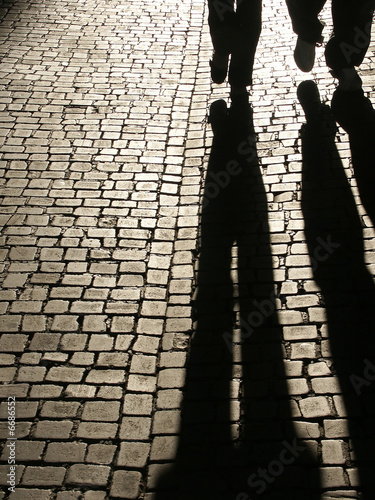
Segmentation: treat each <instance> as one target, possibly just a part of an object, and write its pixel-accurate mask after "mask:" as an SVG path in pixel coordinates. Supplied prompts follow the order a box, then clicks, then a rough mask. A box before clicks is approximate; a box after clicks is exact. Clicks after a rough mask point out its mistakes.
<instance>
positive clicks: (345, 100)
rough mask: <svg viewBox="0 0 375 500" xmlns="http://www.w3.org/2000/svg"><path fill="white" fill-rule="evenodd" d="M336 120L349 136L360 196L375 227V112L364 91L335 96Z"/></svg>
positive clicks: (333, 103) (333, 109)
mask: <svg viewBox="0 0 375 500" xmlns="http://www.w3.org/2000/svg"><path fill="white" fill-rule="evenodd" d="M331 108H332V113H333V116H334V117H335V120H336V121H337V123H338V124H339V125H341V127H342V128H343V129H344V130H345V131H346V132H347V133H348V135H349V140H350V149H351V153H352V164H353V169H354V175H355V178H356V181H357V186H358V190H359V194H360V197H361V201H362V204H363V206H364V208H365V210H366V212H367V215H368V216H369V217H370V219H371V221H372V225H373V226H375V110H374V108H373V107H372V104H371V101H370V100H369V99H367V98H366V97H365V95H364V92H363V90H362V89H360V90H358V91H357V92H342V91H340V90H339V89H337V90H336V91H335V92H334V94H333V96H332V103H331Z"/></svg>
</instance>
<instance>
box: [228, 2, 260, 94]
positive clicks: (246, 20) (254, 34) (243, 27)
mask: <svg viewBox="0 0 375 500" xmlns="http://www.w3.org/2000/svg"><path fill="white" fill-rule="evenodd" d="M261 29H262V0H238V1H237V11H236V33H235V34H236V36H235V37H234V41H233V48H232V57H231V62H230V66H229V83H230V85H232V86H233V85H236V86H248V85H251V83H252V73H253V66H254V57H255V51H256V48H257V45H258V40H259V35H260V32H261Z"/></svg>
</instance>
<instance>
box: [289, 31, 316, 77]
mask: <svg viewBox="0 0 375 500" xmlns="http://www.w3.org/2000/svg"><path fill="white" fill-rule="evenodd" d="M294 60H295V62H296V64H297V66H298V67H299V69H300V70H301V71H303V72H304V73H308V72H309V71H311V70H312V69H313V67H314V62H315V44H314V43H310V42H306V41H305V40H302V38H300V37H298V39H297V43H296V48H295V49H294Z"/></svg>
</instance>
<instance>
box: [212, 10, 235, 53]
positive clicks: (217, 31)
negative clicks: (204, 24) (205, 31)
mask: <svg viewBox="0 0 375 500" xmlns="http://www.w3.org/2000/svg"><path fill="white" fill-rule="evenodd" d="M233 19H234V0H208V25H209V28H210V34H211V40H212V45H213V47H214V50H215V51H216V52H218V53H220V54H228V53H230V41H231V38H232V37H231V36H229V35H230V29H231V26H233Z"/></svg>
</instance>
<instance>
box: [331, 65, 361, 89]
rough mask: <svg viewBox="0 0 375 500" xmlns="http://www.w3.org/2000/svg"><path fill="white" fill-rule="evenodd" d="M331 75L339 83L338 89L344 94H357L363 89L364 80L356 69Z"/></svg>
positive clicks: (337, 71)
mask: <svg viewBox="0 0 375 500" xmlns="http://www.w3.org/2000/svg"><path fill="white" fill-rule="evenodd" d="M331 73H332V76H334V77H335V78H337V79H338V81H339V85H338V87H337V88H338V89H340V90H342V91H344V92H356V91H358V90H361V89H362V80H361V78H360V76H359V75H358V73H357V71H356V70H355V69H354V68H343V69H340V70H336V71H332V72H331Z"/></svg>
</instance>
